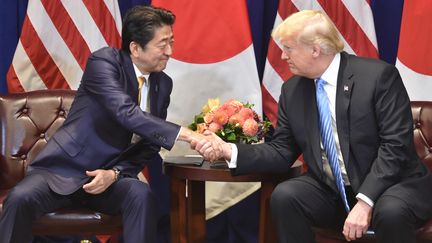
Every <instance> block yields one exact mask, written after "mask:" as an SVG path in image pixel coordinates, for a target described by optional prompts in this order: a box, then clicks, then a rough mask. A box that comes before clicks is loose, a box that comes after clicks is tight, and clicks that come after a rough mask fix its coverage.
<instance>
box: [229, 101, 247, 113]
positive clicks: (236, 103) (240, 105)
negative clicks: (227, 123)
mask: <svg viewBox="0 0 432 243" xmlns="http://www.w3.org/2000/svg"><path fill="white" fill-rule="evenodd" d="M225 103H226V104H229V105H231V106H232V107H234V108H235V112H239V111H240V110H241V108H243V107H244V105H243V103H241V102H240V101H238V100H235V99H230V100H228V101H227V102H225Z"/></svg>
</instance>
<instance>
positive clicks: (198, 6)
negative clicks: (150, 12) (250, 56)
mask: <svg viewBox="0 0 432 243" xmlns="http://www.w3.org/2000/svg"><path fill="white" fill-rule="evenodd" d="M152 5H154V6H158V7H163V8H166V9H169V10H170V11H172V12H173V13H174V14H175V15H176V22H175V24H174V40H175V41H174V53H173V57H174V58H175V59H177V60H180V61H183V62H189V63H197V64H205V63H215V62H220V61H223V60H226V59H228V58H231V57H233V56H235V55H237V54H239V53H240V52H242V51H243V50H245V49H246V48H247V47H249V46H250V45H251V44H252V37H251V32H250V26H249V18H248V12H247V6H246V1H232V0H225V1H223V0H208V1H199V0H175V1H163V0H153V1H152Z"/></svg>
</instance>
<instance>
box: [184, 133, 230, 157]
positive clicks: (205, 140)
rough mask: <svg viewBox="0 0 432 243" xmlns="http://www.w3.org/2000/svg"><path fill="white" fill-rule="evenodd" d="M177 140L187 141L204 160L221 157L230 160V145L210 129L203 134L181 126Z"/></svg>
mask: <svg viewBox="0 0 432 243" xmlns="http://www.w3.org/2000/svg"><path fill="white" fill-rule="evenodd" d="M179 140H181V141H185V142H188V143H189V144H190V145H191V148H192V149H194V150H196V151H197V152H199V153H200V154H201V155H202V156H203V157H204V159H205V160H208V161H211V162H213V161H215V160H217V159H220V158H223V159H226V160H231V145H230V144H228V143H226V142H225V141H223V140H222V139H221V138H220V137H218V136H217V135H216V134H214V133H213V132H210V131H205V132H204V133H203V134H200V133H197V132H194V131H192V130H190V129H188V128H185V127H182V128H181V130H180V135H179Z"/></svg>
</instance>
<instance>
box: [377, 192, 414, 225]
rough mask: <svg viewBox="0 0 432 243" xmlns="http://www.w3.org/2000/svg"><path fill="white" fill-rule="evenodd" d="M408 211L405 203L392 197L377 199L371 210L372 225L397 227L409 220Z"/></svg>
mask: <svg viewBox="0 0 432 243" xmlns="http://www.w3.org/2000/svg"><path fill="white" fill-rule="evenodd" d="M409 215H410V214H409V211H408V209H407V208H406V204H405V203H404V202H402V201H401V200H399V199H397V198H393V197H386V198H382V199H380V200H378V201H377V203H376V204H375V207H374V212H373V217H372V219H373V222H372V223H373V227H374V228H380V227H386V228H387V227H390V228H392V227H398V226H400V225H401V224H406V223H408V222H409Z"/></svg>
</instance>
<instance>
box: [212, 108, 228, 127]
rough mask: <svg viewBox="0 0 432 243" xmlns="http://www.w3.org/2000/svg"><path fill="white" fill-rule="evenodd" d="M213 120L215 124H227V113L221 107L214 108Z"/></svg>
mask: <svg viewBox="0 0 432 243" xmlns="http://www.w3.org/2000/svg"><path fill="white" fill-rule="evenodd" d="M213 122H216V123H217V124H219V125H221V126H223V125H225V124H227V122H228V114H227V113H226V112H225V111H224V110H222V109H218V110H216V111H215V112H214V114H213Z"/></svg>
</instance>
